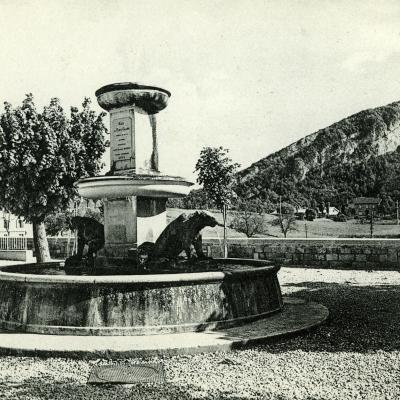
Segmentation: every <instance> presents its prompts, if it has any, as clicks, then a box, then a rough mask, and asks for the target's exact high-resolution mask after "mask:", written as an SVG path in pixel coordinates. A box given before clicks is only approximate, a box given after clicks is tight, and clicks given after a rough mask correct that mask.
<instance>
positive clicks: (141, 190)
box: [77, 175, 193, 199]
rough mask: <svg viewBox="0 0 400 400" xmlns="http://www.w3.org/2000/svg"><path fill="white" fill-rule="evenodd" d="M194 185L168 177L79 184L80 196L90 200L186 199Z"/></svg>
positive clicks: (97, 179) (100, 178)
mask: <svg viewBox="0 0 400 400" xmlns="http://www.w3.org/2000/svg"><path fill="white" fill-rule="evenodd" d="M192 185H193V183H191V182H188V181H186V180H184V179H183V178H179V177H174V176H168V175H135V176H124V175H114V176H97V177H93V178H85V179H81V180H79V181H78V182H77V186H78V192H79V195H80V196H82V197H85V198H89V199H102V198H107V199H112V198H119V197H127V196H141V197H164V198H166V197H185V196H187V195H188V194H189V191H190V186H192Z"/></svg>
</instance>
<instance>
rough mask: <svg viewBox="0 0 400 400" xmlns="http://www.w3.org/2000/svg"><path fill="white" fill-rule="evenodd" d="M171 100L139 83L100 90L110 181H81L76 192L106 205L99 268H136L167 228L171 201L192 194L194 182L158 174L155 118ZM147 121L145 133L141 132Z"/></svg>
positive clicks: (164, 94) (158, 90)
mask: <svg viewBox="0 0 400 400" xmlns="http://www.w3.org/2000/svg"><path fill="white" fill-rule="evenodd" d="M170 95H171V94H170V92H168V91H167V90H165V89H161V88H157V87H153V86H144V85H138V84H136V83H117V84H112V85H107V86H104V87H102V88H100V89H99V90H97V91H96V96H97V100H98V102H99V104H100V106H101V107H102V108H104V109H105V110H107V111H108V112H109V113H110V127H111V129H110V134H111V141H110V142H111V150H110V158H111V160H110V162H111V171H110V174H109V175H108V176H100V177H94V178H87V179H82V180H81V181H79V182H78V190H79V194H80V195H81V196H82V197H84V198H89V199H94V200H97V199H102V200H103V203H104V234H105V246H104V249H103V250H102V251H101V253H100V254H98V256H97V258H96V266H97V267H103V268H104V267H110V268H111V269H112V268H113V267H115V266H117V267H119V266H129V265H132V264H134V263H135V261H136V257H137V246H138V245H140V244H141V243H143V242H155V240H156V239H157V238H158V236H159V235H160V233H161V232H162V231H163V230H164V229H165V227H166V225H167V217H166V208H165V204H166V201H167V199H168V198H171V197H182V196H186V195H187V194H188V193H189V189H190V186H191V185H192V183H190V182H188V181H186V180H185V179H183V178H180V177H176V176H170V175H166V174H162V173H161V172H160V171H159V156H158V143H157V142H158V138H157V120H156V114H157V113H158V112H160V111H161V110H163V109H164V108H165V107H166V106H167V104H168V99H169V97H170ZM144 117H145V118H146V119H147V120H148V128H149V129H148V131H147V132H145V129H143V131H140V129H137V126H138V122H139V119H140V118H144ZM142 125H143V124H142ZM145 127H146V125H144V126H143V128H145ZM150 131H151V132H150ZM146 150H147V152H146Z"/></svg>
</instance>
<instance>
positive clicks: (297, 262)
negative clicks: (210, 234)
mask: <svg viewBox="0 0 400 400" xmlns="http://www.w3.org/2000/svg"><path fill="white" fill-rule="evenodd" d="M203 242H204V247H205V250H206V251H207V254H208V255H210V256H212V257H221V256H222V246H221V244H220V242H219V240H218V239H205V240H204V241H203ZM228 257H234V258H236V257H243V258H252V259H256V260H258V259H260V260H271V261H276V262H277V263H280V264H281V265H286V266H307V267H315V268H346V269H399V270H400V240H399V239H280V238H279V239H272V238H267V239H231V240H229V246H228Z"/></svg>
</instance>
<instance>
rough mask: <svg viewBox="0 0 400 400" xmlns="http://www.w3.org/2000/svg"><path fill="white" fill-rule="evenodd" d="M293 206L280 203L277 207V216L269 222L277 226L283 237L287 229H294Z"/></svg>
mask: <svg viewBox="0 0 400 400" xmlns="http://www.w3.org/2000/svg"><path fill="white" fill-rule="evenodd" d="M295 211H296V210H295V208H294V207H293V206H292V205H291V204H289V203H282V204H281V205H280V207H279V209H278V216H277V217H276V218H275V219H274V220H273V221H272V222H271V224H272V225H273V226H279V227H280V228H281V231H282V233H283V235H284V236H285V237H287V234H288V232H289V231H294V230H296V216H295Z"/></svg>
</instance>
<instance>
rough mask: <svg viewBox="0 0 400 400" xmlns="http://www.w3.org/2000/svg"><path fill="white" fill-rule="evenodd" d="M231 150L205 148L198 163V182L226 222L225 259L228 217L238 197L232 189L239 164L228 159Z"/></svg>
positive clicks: (225, 253)
mask: <svg viewBox="0 0 400 400" xmlns="http://www.w3.org/2000/svg"><path fill="white" fill-rule="evenodd" d="M228 153H229V150H228V149H224V148H223V147H204V148H203V149H202V150H201V152H200V158H199V159H198V161H197V163H196V169H195V171H197V172H198V178H197V182H198V183H199V184H201V185H203V188H204V190H205V192H206V193H207V195H208V197H209V198H210V199H211V200H212V201H213V202H214V204H215V206H216V207H217V208H218V209H219V210H221V212H222V217H223V221H224V257H225V258H226V257H227V254H228V248H227V240H226V215H227V209H228V208H229V207H230V205H231V203H232V200H233V199H234V197H235V196H236V194H235V192H234V191H233V189H232V185H233V182H234V179H235V173H236V170H237V168H239V164H237V163H233V162H232V160H231V159H230V158H229V157H228Z"/></svg>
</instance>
